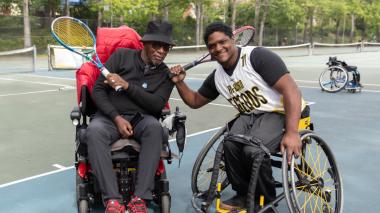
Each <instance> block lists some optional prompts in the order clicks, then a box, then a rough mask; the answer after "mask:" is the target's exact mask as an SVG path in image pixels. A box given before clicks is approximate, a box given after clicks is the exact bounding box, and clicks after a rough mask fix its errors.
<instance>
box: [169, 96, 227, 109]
mask: <svg viewBox="0 0 380 213" xmlns="http://www.w3.org/2000/svg"><path fill="white" fill-rule="evenodd" d="M170 100H174V101H182V102H183V100H182V99H180V98H170ZM207 105H214V106H222V107H230V108H233V106H231V105H226V104H216V103H208V104H207Z"/></svg>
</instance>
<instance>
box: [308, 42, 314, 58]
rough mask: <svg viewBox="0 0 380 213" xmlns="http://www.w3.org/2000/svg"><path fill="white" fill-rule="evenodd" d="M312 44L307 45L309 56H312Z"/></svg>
mask: <svg viewBox="0 0 380 213" xmlns="http://www.w3.org/2000/svg"><path fill="white" fill-rule="evenodd" d="M313 48H314V43H309V56H312V55H313Z"/></svg>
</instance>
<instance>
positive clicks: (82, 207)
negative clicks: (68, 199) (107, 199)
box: [78, 200, 90, 213]
mask: <svg viewBox="0 0 380 213" xmlns="http://www.w3.org/2000/svg"><path fill="white" fill-rule="evenodd" d="M89 211H90V209H89V207H88V201H87V200H80V201H79V203H78V213H88V212H89Z"/></svg>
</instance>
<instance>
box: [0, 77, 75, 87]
mask: <svg viewBox="0 0 380 213" xmlns="http://www.w3.org/2000/svg"><path fill="white" fill-rule="evenodd" d="M0 80H4V81H18V82H24V83H30V84H42V85H49V86H60V87H73V86H71V85H67V84H51V83H45V82H37V81H24V80H19V79H13V78H0Z"/></svg>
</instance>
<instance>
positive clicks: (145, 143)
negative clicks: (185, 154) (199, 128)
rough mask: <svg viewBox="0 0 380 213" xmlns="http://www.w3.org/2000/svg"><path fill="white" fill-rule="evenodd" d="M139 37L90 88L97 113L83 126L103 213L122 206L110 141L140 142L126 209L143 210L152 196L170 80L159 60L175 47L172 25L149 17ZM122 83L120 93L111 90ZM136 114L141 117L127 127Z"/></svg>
mask: <svg viewBox="0 0 380 213" xmlns="http://www.w3.org/2000/svg"><path fill="white" fill-rule="evenodd" d="M141 41H142V42H143V44H144V48H143V49H142V50H132V49H123V48H121V49H118V50H116V51H115V52H114V53H113V54H112V55H111V56H110V58H109V59H108V60H107V62H106V64H105V66H106V67H107V69H108V70H110V71H111V74H109V75H107V78H105V77H104V76H102V75H100V76H99V78H98V79H97V81H96V84H95V86H94V89H93V100H94V102H95V104H96V106H97V109H98V112H97V113H96V114H95V116H94V117H93V119H92V120H91V122H90V124H89V126H88V128H87V135H86V137H87V146H88V156H89V160H90V163H91V166H92V169H93V171H94V174H95V176H96V179H97V181H98V183H99V186H100V190H101V192H102V196H103V199H104V201H105V202H106V204H107V205H106V213H124V212H125V206H124V204H123V203H122V196H121V195H120V193H119V189H118V185H117V179H116V175H115V173H114V171H113V169H112V159H111V144H112V143H114V142H115V141H117V140H118V139H120V138H129V137H133V138H134V139H135V140H136V141H138V142H139V143H140V145H141V150H140V153H139V161H138V170H137V183H136V186H135V192H134V195H135V196H134V197H133V198H132V200H131V201H130V203H129V204H128V209H129V212H130V213H134V212H139V213H140V212H147V209H146V205H145V202H144V200H151V199H152V190H153V189H154V176H155V172H156V169H157V166H158V163H159V159H160V152H161V145H162V140H163V129H162V126H161V124H160V123H159V121H158V117H159V116H160V114H161V112H162V109H163V108H164V106H165V104H166V103H167V101H168V99H169V97H170V94H171V91H172V89H173V87H174V84H173V83H172V82H171V81H170V79H169V75H168V73H169V71H168V67H167V66H166V64H165V63H163V60H164V59H165V57H166V55H167V54H168V52H169V50H170V49H171V47H172V46H173V45H174V43H173V40H172V25H171V24H170V23H168V22H165V21H151V22H149V23H148V26H147V30H146V32H145V34H144V36H143V37H142V39H141ZM116 87H122V91H115V88H116ZM137 113H140V114H142V115H143V117H142V120H141V121H139V122H138V123H137V124H136V126H134V127H132V125H131V123H130V121H131V120H132V119H133V118H134V116H136V114H137Z"/></svg>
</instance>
